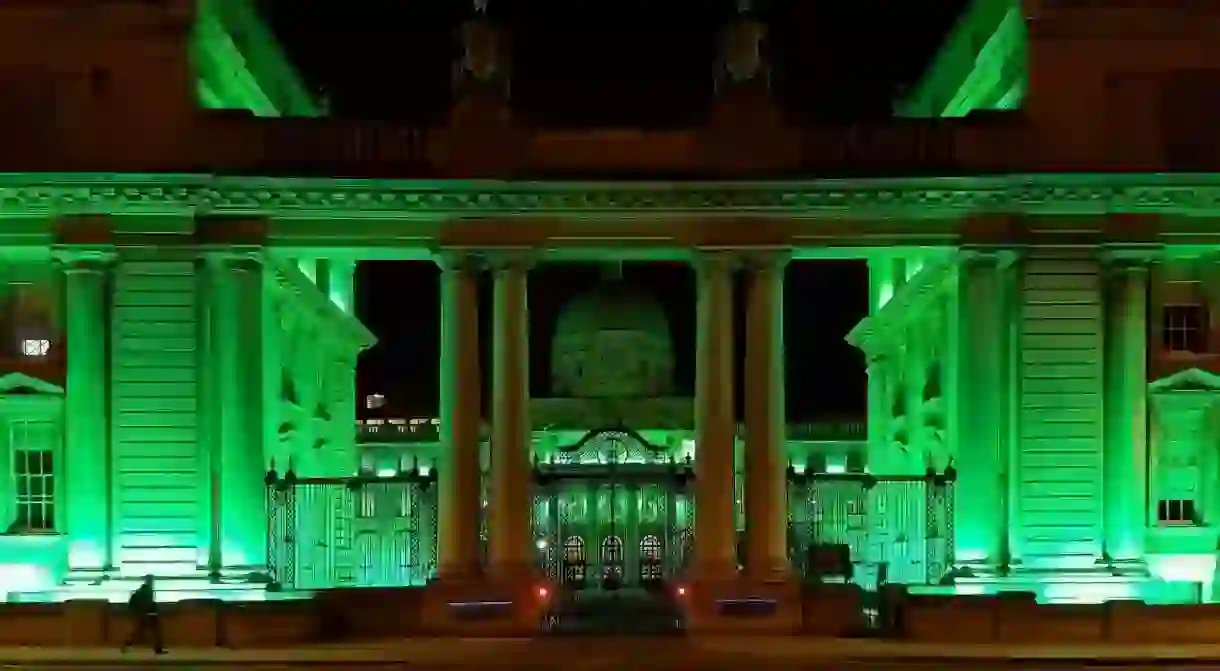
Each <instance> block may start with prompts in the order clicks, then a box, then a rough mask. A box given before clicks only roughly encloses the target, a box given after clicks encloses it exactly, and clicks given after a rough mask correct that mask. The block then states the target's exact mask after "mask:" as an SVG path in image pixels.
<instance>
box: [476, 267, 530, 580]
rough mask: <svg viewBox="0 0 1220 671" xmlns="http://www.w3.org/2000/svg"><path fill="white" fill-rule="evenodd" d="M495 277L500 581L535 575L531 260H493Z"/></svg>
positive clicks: (494, 513) (494, 561)
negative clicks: (530, 344) (532, 459)
mask: <svg viewBox="0 0 1220 671" xmlns="http://www.w3.org/2000/svg"><path fill="white" fill-rule="evenodd" d="M492 262H493V267H492V272H493V273H494V278H495V289H494V305H493V309H494V312H495V315H494V317H493V328H494V331H495V339H494V341H493V343H492V361H493V364H492V378H493V380H492V404H493V406H492V413H491V421H492V430H491V481H490V485H491V487H490V489H491V491H490V497H489V498H490V502H489V504H488V508H489V510H488V522H489V524H488V533H487V536H488V564H489V567H490V569H491V572H492V575H493V576H494V577H496V578H498V579H503V580H509V581H511V580H514V579H521V578H527V577H529V576H531V575H532V573H533V571H532V566H533V562H532V557H533V554H534V543H533V538H532V534H531V525H530V521H531V518H532V512H533V511H532V510H531V504H532V502H533V499H534V497H533V474H532V470H531V459H530V452H531V450H532V449H533V446H532V443H531V440H530V438H531V435H532V431H531V427H530V418H529V400H530V399H529V307H528V301H527V297H526V295H527V290H526V280H527V278H528V275H529V268H528V265H527V264H528V258H527V257H526V256H525V255H523V254H504V255H497V256H495V257H493V258H492Z"/></svg>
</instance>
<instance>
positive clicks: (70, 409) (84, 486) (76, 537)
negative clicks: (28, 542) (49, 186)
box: [56, 249, 114, 573]
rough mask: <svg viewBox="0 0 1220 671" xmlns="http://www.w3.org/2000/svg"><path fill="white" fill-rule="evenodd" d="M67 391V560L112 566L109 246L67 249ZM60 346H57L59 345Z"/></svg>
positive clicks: (89, 566) (74, 566)
mask: <svg viewBox="0 0 1220 671" xmlns="http://www.w3.org/2000/svg"><path fill="white" fill-rule="evenodd" d="M60 260H61V262H62V263H63V269H64V279H65V287H64V290H65V301H66V304H67V314H66V322H67V324H66V326H67V328H66V337H67V348H68V349H67V368H68V370H67V384H66V386H67V390H66V392H67V393H66V398H65V400H64V430H65V433H64V455H63V457H64V458H63V461H62V464H63V470H64V475H65V482H64V486H63V493H64V494H65V495H66V497H67V505H66V506H65V507H63V510H64V511H65V513H66V526H67V528H66V531H67V534H68V565H69V569H70V570H71V571H72V572H74V573H77V572H98V571H102V570H105V569H107V568H109V567H110V566H111V565H113V560H114V558H113V557H112V556H111V551H112V548H111V543H110V538H111V533H110V531H111V524H110V515H109V510H110V506H109V502H110V496H109V491H108V486H107V479H106V477H105V474H106V472H107V471H108V470H109V468H110V463H109V462H110V460H109V450H108V441H109V435H110V432H109V431H108V430H107V405H106V399H107V398H108V397H109V390H108V389H106V359H107V357H106V344H107V334H108V332H109V329H108V324H107V318H106V304H107V300H106V287H107V282H106V278H107V274H108V272H109V266H110V263H111V261H112V260H113V259H112V256H111V255H110V254H109V253H108V252H106V251H103V250H96V249H87V250H82V249H70V250H68V249H65V250H64V251H63V253H62V254H61V255H60ZM56 345H57V344H56Z"/></svg>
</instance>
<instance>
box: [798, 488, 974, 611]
mask: <svg viewBox="0 0 1220 671" xmlns="http://www.w3.org/2000/svg"><path fill="white" fill-rule="evenodd" d="M955 480H956V473H955V472H954V471H952V469H950V470H949V471H948V472H946V473H943V474H931V473H930V474H928V475H926V476H922V477H921V476H888V477H887V476H873V475H869V474H854V473H851V474H826V473H818V474H810V475H797V474H792V475H790V477H789V488H790V489H789V502H790V503H789V537H790V540H789V546H790V549H791V552H792V561H793V564H794V566H796V567H798V568H799V570H801V571H802V572H804V574H805V575H806V576H812V575H813V574H815V573H818V572H820V571H821V569H820V568H818V567H814V566H812V565H811V557H813V556H814V554H815V553H816V552H817V551H818V549H819V548H827V547H839V548H846V551H847V555H848V558H849V561H850V563H851V566H849V567H845V568H846V571H845V573H847V575H844V576H843V577H845V578H847V579H849V580H851V581H852V582H855V583H857V584H859V585H860V586H862V587H865V588H867V589H875V588H877V587H878V586H879V585H880V584H882V583H885V582H890V583H903V584H937V583H939V582H940V581H941V580H942V579H943V578H944V577H945V575H946V574H947V573H948V572H949V570H950V569H951V565H952V562H953V492H954V484H955Z"/></svg>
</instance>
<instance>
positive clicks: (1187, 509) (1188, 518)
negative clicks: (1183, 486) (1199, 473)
mask: <svg viewBox="0 0 1220 671" xmlns="http://www.w3.org/2000/svg"><path fill="white" fill-rule="evenodd" d="M1156 519H1157V522H1159V523H1160V524H1170V525H1190V524H1196V522H1197V521H1196V520H1195V502H1194V501H1193V500H1191V499H1161V500H1160V501H1158V502H1157V504H1156Z"/></svg>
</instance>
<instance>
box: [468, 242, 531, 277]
mask: <svg viewBox="0 0 1220 671" xmlns="http://www.w3.org/2000/svg"><path fill="white" fill-rule="evenodd" d="M480 255H481V256H482V258H483V261H484V262H485V263H486V264H487V267H488V268H489V269H490V270H491V271H492V272H493V273H502V272H514V271H515V272H529V270H530V269H531V268H533V267H534V264H535V263H536V262H537V260H538V252H537V250H535V249H533V248H530V247H506V248H500V249H486V250H483V252H482V253H481V254H480Z"/></svg>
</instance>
